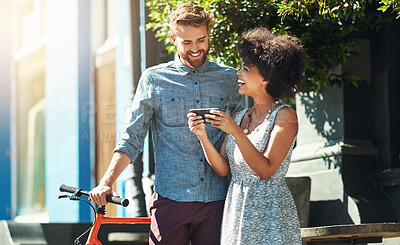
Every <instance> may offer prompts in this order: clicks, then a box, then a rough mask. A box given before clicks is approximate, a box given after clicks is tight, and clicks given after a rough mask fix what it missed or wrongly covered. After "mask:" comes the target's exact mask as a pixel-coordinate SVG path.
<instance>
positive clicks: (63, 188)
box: [60, 184, 78, 193]
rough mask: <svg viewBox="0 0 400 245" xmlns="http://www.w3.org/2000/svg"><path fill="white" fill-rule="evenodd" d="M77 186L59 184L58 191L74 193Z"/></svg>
mask: <svg viewBox="0 0 400 245" xmlns="http://www.w3.org/2000/svg"><path fill="white" fill-rule="evenodd" d="M76 190H78V188H76V187H72V186H67V185H64V184H62V185H60V191H62V192H69V193H74V192H75V191H76Z"/></svg>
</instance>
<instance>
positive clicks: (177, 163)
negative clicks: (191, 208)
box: [114, 55, 241, 202]
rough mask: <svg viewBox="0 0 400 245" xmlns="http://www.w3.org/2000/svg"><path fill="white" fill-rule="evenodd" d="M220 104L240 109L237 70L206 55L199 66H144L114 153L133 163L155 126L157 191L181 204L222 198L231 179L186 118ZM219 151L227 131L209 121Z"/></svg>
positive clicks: (177, 62) (225, 108) (230, 110)
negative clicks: (221, 172)
mask: <svg viewBox="0 0 400 245" xmlns="http://www.w3.org/2000/svg"><path fill="white" fill-rule="evenodd" d="M204 107H217V108H219V109H220V110H223V111H225V112H226V113H228V114H231V113H233V112H234V111H237V110H239V109H241V96H240V95H239V93H238V86H237V75H236V70H235V69H233V68H231V67H228V66H224V65H220V64H217V63H215V62H211V61H209V60H208V59H207V60H206V62H205V63H204V64H203V65H202V66H201V67H199V68H197V69H191V68H189V67H187V66H185V65H184V64H183V63H182V62H181V61H180V59H179V56H178V55H176V56H175V60H174V61H171V62H168V63H164V64H160V65H157V66H154V67H151V68H148V69H146V70H145V72H144V73H143V74H142V76H141V78H140V81H139V85H138V88H137V90H136V94H135V96H134V99H133V102H132V117H131V122H130V124H129V125H128V127H127V128H126V130H125V132H124V134H123V135H122V137H121V140H120V141H119V143H118V145H117V146H116V148H115V149H114V151H122V152H125V153H126V154H128V155H129V157H130V158H131V160H132V161H134V160H135V159H136V158H137V156H138V153H139V152H140V151H141V150H142V149H143V141H144V138H145V136H146V135H147V131H148V129H149V127H150V126H151V132H152V140H153V144H154V160H155V184H154V188H155V191H156V192H157V193H159V194H160V195H161V196H163V197H165V198H169V199H172V200H175V201H181V202H210V201H218V200H224V199H225V195H226V190H227V185H228V180H227V179H226V178H222V177H220V176H218V175H217V174H216V173H215V172H214V171H213V170H212V168H211V167H210V165H209V164H208V163H207V161H206V159H205V157H204V154H203V150H202V148H201V145H200V142H199V140H198V139H197V136H196V135H195V134H193V133H192V132H190V130H189V127H188V123H187V122H188V119H187V117H186V115H187V113H189V110H190V109H192V108H204ZM206 130H207V134H208V136H209V138H210V140H211V142H212V143H213V144H214V145H216V148H217V150H218V151H219V148H220V146H221V143H222V140H223V137H222V136H223V135H224V132H222V131H221V130H219V129H217V128H214V127H212V126H211V125H209V124H206Z"/></svg>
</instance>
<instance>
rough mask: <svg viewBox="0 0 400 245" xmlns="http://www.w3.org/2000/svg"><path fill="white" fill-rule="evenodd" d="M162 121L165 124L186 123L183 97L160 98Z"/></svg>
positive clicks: (178, 124)
mask: <svg viewBox="0 0 400 245" xmlns="http://www.w3.org/2000/svg"><path fill="white" fill-rule="evenodd" d="M160 109H161V111H160V115H161V119H162V122H163V123H164V124H165V125H167V126H172V127H176V126H184V125H185V124H187V120H188V119H187V117H186V115H187V114H188V113H189V111H188V110H187V109H186V99H185V98H183V97H170V98H162V99H161V106H160Z"/></svg>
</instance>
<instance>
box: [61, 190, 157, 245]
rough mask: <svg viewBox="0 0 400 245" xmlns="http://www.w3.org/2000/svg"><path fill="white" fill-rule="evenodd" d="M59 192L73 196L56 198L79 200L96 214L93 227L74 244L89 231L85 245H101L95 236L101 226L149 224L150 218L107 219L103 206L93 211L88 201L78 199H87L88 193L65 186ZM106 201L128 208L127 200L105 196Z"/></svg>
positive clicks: (76, 240) (76, 241)
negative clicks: (83, 197)
mask: <svg viewBox="0 0 400 245" xmlns="http://www.w3.org/2000/svg"><path fill="white" fill-rule="evenodd" d="M60 191H62V192H69V193H73V195H61V196H59V197H58V198H59V199H60V198H69V199H70V200H73V201H79V200H81V201H84V202H86V203H88V204H89V205H90V206H91V207H92V208H93V211H95V212H96V217H95V221H94V223H93V225H92V226H91V227H90V228H89V229H87V230H86V231H85V232H84V233H82V234H81V235H80V236H79V237H77V238H76V239H75V242H74V244H81V243H80V241H79V239H80V238H81V237H82V236H83V235H84V234H86V233H87V232H88V231H89V230H90V233H89V236H88V239H87V241H86V244H87V245H101V244H102V243H101V242H100V241H99V239H98V238H97V235H98V232H99V230H100V226H101V225H102V224H117V223H118V224H150V217H107V216H104V215H105V214H106V209H105V206H99V207H98V208H97V209H95V208H94V206H93V205H92V204H91V203H90V202H89V201H87V200H84V199H81V198H80V197H81V196H86V197H89V192H87V191H84V190H82V189H80V188H77V187H72V186H67V185H61V186H60ZM106 200H107V202H109V203H114V204H118V205H122V206H124V207H126V206H128V204H129V200H128V199H124V198H119V197H113V196H106Z"/></svg>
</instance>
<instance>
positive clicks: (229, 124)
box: [205, 110, 240, 134]
mask: <svg viewBox="0 0 400 245" xmlns="http://www.w3.org/2000/svg"><path fill="white" fill-rule="evenodd" d="M210 113H211V114H206V115H205V117H206V122H208V123H210V124H211V125H212V126H213V127H216V128H219V129H221V130H223V131H224V132H226V133H228V134H234V133H235V132H237V130H238V129H240V127H239V125H237V123H236V122H235V120H234V119H233V118H232V117H231V116H230V115H228V114H226V113H225V112H222V111H218V110H211V111H210Z"/></svg>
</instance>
